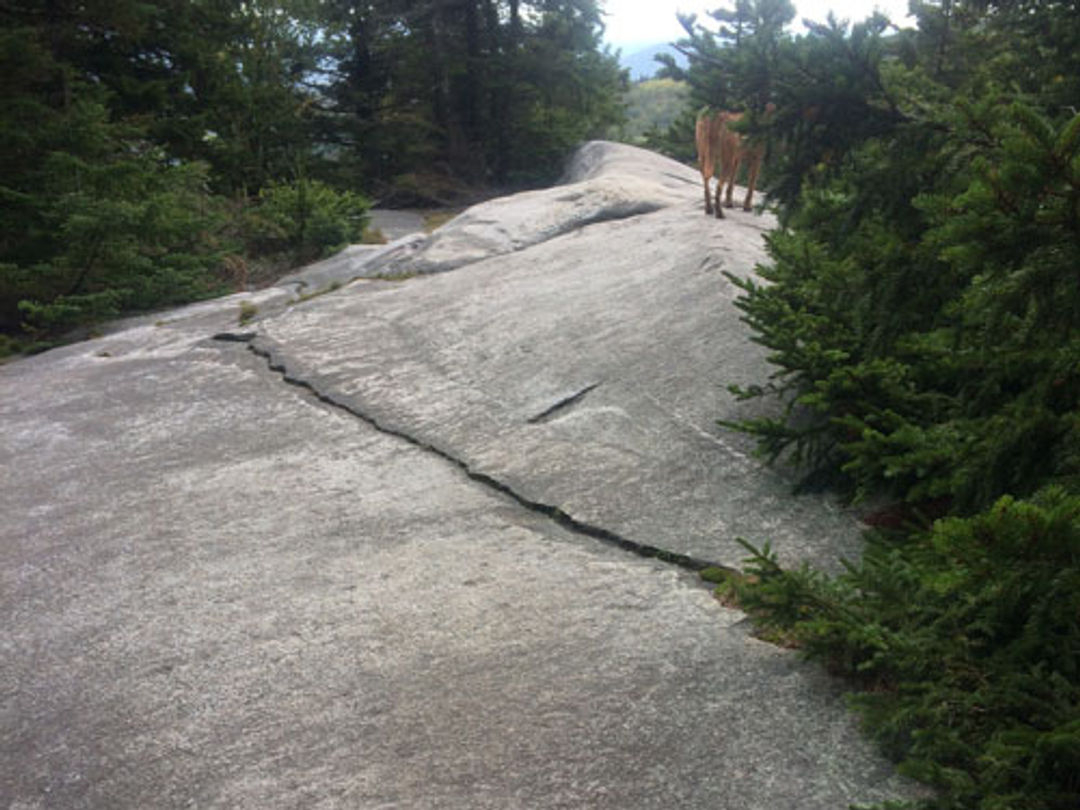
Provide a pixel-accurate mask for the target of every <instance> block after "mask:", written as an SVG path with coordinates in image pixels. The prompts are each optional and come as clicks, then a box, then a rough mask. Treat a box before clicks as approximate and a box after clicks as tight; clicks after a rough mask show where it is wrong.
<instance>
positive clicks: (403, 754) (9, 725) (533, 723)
mask: <svg viewBox="0 0 1080 810" xmlns="http://www.w3.org/2000/svg"><path fill="white" fill-rule="evenodd" d="M572 171H573V172H574V173H573V174H572V175H571V176H569V177H568V185H567V186H564V187H559V188H556V189H551V190H548V191H544V192H534V193H531V194H528V195H518V196H515V197H511V198H507V199H506V200H502V201H493V202H491V203H487V204H485V205H484V206H482V207H481V210H480V211H476V210H475V209H474V210H472V211H470V212H466V214H464V215H462V216H461V217H459V218H458V220H456V221H454V222H453V223H451V224H450V225H448V226H446V229H445V231H444V232H440V233H441V235H440V236H439V238H437V239H436V238H431V239H426V240H421V239H417V240H416V243H415V250H412V248H410V251H411V252H412V255H413V256H415V257H416V259H417V265H416V270H414V271H408V270H407V267H408V265H407V264H394V263H392V262H391V263H387V264H383V265H382V269H381V270H380V269H379V268H374V267H372V266H371V265H372V263H373V262H378V261H382V260H383V259H385V257H386V252H385V251H386V249H383V250H378V251H353V252H352V253H351V254H349V255H347V256H345V257H343V258H342V259H341V260H340V261H339V263H338V265H337V267H338V269H337V270H336V271H335V272H338V273H340V274H345V273H351V272H353V270H358V271H359V272H358V273H357V275H365V274H372V273H376V272H393V273H398V274H402V273H404V274H410V273H411V272H419V271H423V272H428V271H430V270H432V269H444V270H445V269H448V268H449V267H451V266H456V267H457V269H455V270H454V271H453V272H448V273H441V274H439V275H424V276H417V277H413V278H408V279H406V280H399V281H384V280H363V281H358V282H356V283H354V284H351V285H349V286H347V287H345V288H343V289H340V290H336V291H334V292H332V293H329V294H327V295H323V296H319V297H317V298H312V299H310V300H306V301H304V302H301V303H294V302H295V295H294V293H293V292H292V289H294V287H290V288H278V289H274V290H267V291H263V292H261V293H258V294H252V295H245V296H234V297H231V298H229V299H222V300H221V301H217V302H209V303H206V304H200V305H196V306H193V307H188V308H185V309H182V310H176V311H174V312H170V313H166V314H164V315H159V316H157V317H155V318H152V319H150V318H142V319H133V320H131V321H127V322H124V323H122V324H118V325H117V326H116V328H115V329H114V330H112V331H110V333H109V334H107V335H106V336H105V337H103V338H100V339H98V340H94V341H90V342H86V343H81V344H76V345H73V346H69V347H66V348H64V349H59V350H55V351H52V352H49V353H47V354H44V355H41V356H38V357H34V358H29V359H26V360H21V361H18V362H15V363H12V364H9V365H8V366H5V367H2V368H0V509H2V510H3V514H4V515H5V518H6V520H5V522H4V523H3V525H2V527H0V610H2V616H3V632H2V635H0V655H2V661H3V666H2V667H0V695H2V700H0V806H4V807H10V808H20V810H25V809H26V808H147V807H155V808H181V807H184V808H186V807H209V808H214V807H220V808H278V807H283V808H292V807H295V808H316V807H325V808H331V807H335V808H337V807H340V808H391V807H393V808H467V809H471V808H499V809H500V810H504V809H505V808H584V807H589V808H620V810H621V809H622V808H665V809H666V808H710V809H712V808H731V809H732V810H735V808H738V809H739V810H746V809H747V808H761V809H762V810H765V809H766V808H768V809H769V810H773V809H774V808H793V809H794V808H799V810H804V809H807V808H809V809H811V810H812V809H814V808H840V807H844V806H846V804H847V803H848V802H850V801H855V800H874V799H881V798H884V797H887V796H891V795H897V794H898V793H902V792H904V791H907V790H910V788H909V787H908V786H906V785H905V784H903V783H902V782H900V781H898V780H897V779H896V778H895V777H894V776H893V775H892V772H891V770H890V768H889V767H888V765H887V764H886V763H884V762H883V761H881V760H880V759H879V758H878V757H877V756H876V755H875V754H874V753H873V752H872V750H871V748H870V746H869V744H868V743H867V742H866V741H864V740H862V739H861V738H860V737H859V735H858V734H857V733H856V731H855V729H854V724H853V722H852V719H851V717H850V716H849V715H848V714H847V713H846V711H845V709H844V706H843V702H842V699H841V697H840V695H839V691H838V686H837V685H836V684H835V683H834V682H832V681H830V680H829V679H828V678H827V677H825V676H824V675H823V674H822V673H821V672H820V671H818V670H817V669H816V668H814V667H812V666H809V665H806V664H803V663H801V662H799V661H798V659H797V658H796V657H795V656H794V655H793V654H792V653H791V652H788V651H784V650H780V649H778V648H775V647H773V646H770V645H768V644H765V643H763V642H760V641H758V640H756V639H754V638H753V637H751V636H750V635H749V632H748V628H747V626H746V624H745V622H744V621H743V619H742V617H741V615H740V614H738V613H737V612H734V611H731V610H728V609H725V608H724V607H722V606H720V605H719V604H718V603H717V602H716V601H715V600H713V599H712V597H711V595H710V594H709V592H708V591H707V590H706V589H705V588H703V587H702V586H701V585H700V584H699V583H698V582H697V580H696V578H695V577H694V576H693V575H692V574H690V573H687V572H685V571H683V570H682V569H679V568H676V567H672V566H670V565H668V564H665V563H662V562H659V561H658V560H655V559H646V558H642V557H640V556H635V555H632V554H628V553H627V552H626V551H625V550H623V549H622V548H620V547H619V546H618V545H616V544H612V543H605V542H602V541H601V540H598V539H597V538H596V537H595V536H591V535H590V534H588V533H582V532H581V531H578V530H576V528H575V526H576V527H577V528H580V527H581V525H582V524H587V526H591V527H594V528H596V529H597V530H599V531H598V532H594V533H593V534H597V533H599V534H605V533H606V536H608V538H609V539H616V540H618V539H622V540H625V541H626V542H628V543H631V544H636V545H639V546H650V547H655V548H659V549H664V550H667V551H671V552H676V553H678V554H684V555H687V556H692V557H695V558H698V559H710V560H716V561H720V562H726V563H735V562H737V560H738V559H739V558H740V557H741V552H740V550H739V549H738V547H737V546H736V545H735V544H734V543H733V541H732V538H733V536H734V535H735V534H739V533H741V534H744V535H746V536H747V537H750V538H751V539H755V540H759V541H760V540H764V539H771V540H772V541H773V542H774V545H776V546H777V547H778V548H779V551H780V552H781V555H782V556H783V557H784V558H785V559H787V560H789V561H793V560H797V559H810V560H815V561H819V562H826V561H830V560H832V559H834V558H835V556H836V555H837V554H841V553H856V552H857V541H856V533H855V532H854V526H853V524H852V522H851V521H850V520H849V519H848V518H847V517H846V516H844V515H842V514H840V513H838V512H836V511H835V510H833V509H831V508H830V507H829V506H828V504H826V503H825V502H823V501H820V500H815V499H793V498H792V497H791V496H790V495H789V492H788V486H787V484H786V482H784V481H783V480H781V479H780V478H779V477H778V476H777V475H776V474H775V473H773V472H771V471H769V470H766V469H763V468H762V467H761V465H760V464H758V463H757V462H756V461H754V460H752V459H751V458H750V457H748V456H747V455H746V447H745V445H744V444H743V443H741V442H740V441H738V440H737V439H735V438H733V437H731V436H730V435H727V434H724V433H722V432H720V431H719V430H718V429H716V428H715V426H714V420H715V419H717V418H720V417H725V416H731V415H733V414H735V413H736V412H737V409H736V408H735V406H734V405H733V404H732V403H731V402H730V401H729V398H728V397H727V396H726V394H724V393H723V386H724V385H725V384H726V383H728V382H740V381H742V382H745V381H749V380H751V379H757V378H758V377H759V376H760V374H761V371H762V356H761V352H760V350H759V349H757V348H756V347H755V346H754V345H753V344H752V343H749V342H748V341H747V339H746V335H745V332H744V330H743V328H742V327H741V325H740V324H739V323H738V319H737V313H736V311H735V310H734V308H733V306H732V303H731V301H732V297H733V290H732V289H731V287H730V285H729V283H728V282H727V281H726V280H725V279H724V277H723V276H722V275H721V270H723V269H727V270H730V271H732V272H736V273H746V272H750V271H751V268H752V265H753V262H754V261H755V260H756V259H757V258H759V257H760V255H761V252H760V251H761V246H760V235H761V230H762V228H763V227H765V226H766V225H767V221H766V220H763V219H762V218H758V217H755V216H753V215H744V214H742V213H741V212H737V213H735V214H733V215H732V217H731V218H730V219H728V220H725V221H724V222H716V221H715V220H710V219H707V218H705V217H704V216H703V215H702V214H700V212H698V210H697V187H696V183H695V182H694V179H693V178H694V175H693V173H692V172H689V171H688V170H685V169H683V168H682V167H679V166H678V165H677V164H674V163H672V162H669V161H664V160H662V159H659V158H656V157H655V156H652V155H648V154H647V153H642V152H640V151H638V150H633V149H630V148H628V147H617V146H614V145H610V144H593V145H590V146H588V147H587V148H586V150H585V151H583V152H582V153H581V154H580V155H579V156H578V161H577V164H576V168H574V169H573V170H572ZM636 194H640V195H641V199H643V200H644V202H641V201H640V200H639V202H638V203H636V204H635V203H634V201H633V200H634V195H636ZM503 209H505V216H503V215H502V213H501V212H502V211H503ZM485 223H487V224H485ZM586 223H593V224H591V225H587V224H586ZM410 244H411V243H410ZM454 244H457V245H459V248H455V249H454V250H451V249H450V246H451V245H454ZM470 246H471V247H470ZM399 247H400V245H397V246H395V245H391V246H388V249H389V250H396V249H398V248H399ZM455 251H460V252H457V254H456V255H458V256H459V257H469V259H470V260H469V261H468V262H457V260H455V259H454V255H455ZM380 256H381V257H383V259H379V258H378V257H380ZM395 261H396V260H395ZM346 262H350V263H352V265H351V266H348V267H346V266H345V263H346ZM313 272H314V273H316V274H321V275H309V276H308V279H309V280H308V281H306V282H305V283H306V284H307V285H308V289H309V290H310V289H312V288H314V287H317V286H321V285H322V284H323V283H324V282H325V281H326V279H327V278H328V276H327V275H326V274H325V272H326V270H325V267H324V268H323V269H321V270H315V271H313ZM336 277H337V278H341V275H338V276H336ZM301 279H303V274H301ZM296 283H298V282H294V284H296ZM245 300H247V301H253V302H254V303H255V304H256V305H257V306H258V308H259V313H260V315H259V318H258V319H257V320H256V322H255V323H253V324H249V325H246V326H243V327H241V326H240V325H239V324H238V323H237V318H238V308H239V304H240V302H241V301H245ZM247 333H250V334H247ZM214 334H224V335H232V336H233V337H234V338H237V339H247V338H249V337H253V346H254V348H255V349H256V351H257V352H259V353H261V354H263V355H269V356H270V357H271V358H272V364H273V365H274V366H275V367H278V368H279V369H280V371H272V370H271V369H270V368H269V367H268V363H267V360H266V359H265V358H264V357H262V356H258V355H257V354H256V353H254V352H251V351H249V350H248V347H247V345H245V343H243V342H237V341H236V340H226V339H217V340H214V339H211V336H212V335H214ZM286 379H288V380H290V381H293V382H296V383H298V384H299V386H289V385H286V384H285V380H286ZM313 392H314V394H317V395H318V397H316V396H314V395H313ZM540 505H542V506H543V507H545V508H547V507H550V510H549V511H551V512H553V513H554V515H555V517H557V518H564V519H563V520H562V522H559V521H558V520H553V519H552V518H551V517H549V516H548V515H546V514H544V513H543V510H541V511H538V508H539V506H540ZM564 516H565V517H564ZM575 522H576V523H575Z"/></svg>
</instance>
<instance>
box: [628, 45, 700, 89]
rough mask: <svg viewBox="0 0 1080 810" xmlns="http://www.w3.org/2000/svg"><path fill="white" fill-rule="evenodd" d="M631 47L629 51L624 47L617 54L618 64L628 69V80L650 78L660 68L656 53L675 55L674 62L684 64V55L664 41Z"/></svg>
mask: <svg viewBox="0 0 1080 810" xmlns="http://www.w3.org/2000/svg"><path fill="white" fill-rule="evenodd" d="M631 47H632V48H633V50H632V51H631V52H629V53H627V52H626V50H627V49H625V48H624V49H623V51H622V53H620V55H619V65H620V66H621V67H624V68H627V69H629V71H630V81H634V82H636V81H640V80H641V79H649V78H652V77H653V76H654V75H655V74H656V71H657V70H659V69H660V63H659V62H657V61H656V59H655V57H656V55H657V54H658V53H669V54H671V55H672V56H674V57H675V62H676V63H677V64H678V65H680V66H685V65H686V57H685V56H683V55H682V54H681V53H679V52H678V51H676V50H675V49H674V48H672V47H671V45H669V44H668V43H666V42H657V43H655V44H653V45H646V46H643V47H640V46H631Z"/></svg>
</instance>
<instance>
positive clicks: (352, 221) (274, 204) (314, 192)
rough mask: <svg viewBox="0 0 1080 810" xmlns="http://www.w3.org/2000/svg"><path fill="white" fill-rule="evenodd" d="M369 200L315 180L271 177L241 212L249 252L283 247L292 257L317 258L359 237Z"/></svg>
mask: <svg viewBox="0 0 1080 810" xmlns="http://www.w3.org/2000/svg"><path fill="white" fill-rule="evenodd" d="M370 205H371V204H370V203H369V202H368V200H366V199H365V198H364V197H362V196H360V195H359V194H354V193H353V192H350V191H336V190H335V189H333V188H331V187H330V186H328V185H326V184H325V183H322V182H320V181H318V180H306V179H302V180H298V181H296V182H294V183H272V184H270V185H268V186H266V187H265V188H263V189H262V191H260V192H259V197H258V200H257V201H256V202H255V204H254V205H253V206H252V208H251V209H249V210H248V211H247V212H246V214H245V218H244V229H245V235H246V239H247V241H248V244H249V246H250V248H251V250H252V252H253V253H256V254H268V253H289V254H291V256H292V257H293V259H294V260H295V261H297V262H308V261H312V260H314V259H319V258H322V257H323V256H327V255H329V254H330V253H333V252H334V251H336V250H339V249H341V248H342V247H344V246H345V245H348V244H349V243H351V242H357V241H359V240H360V239H361V237H362V234H363V232H364V227H365V225H366V223H367V217H366V213H367V210H368V208H370Z"/></svg>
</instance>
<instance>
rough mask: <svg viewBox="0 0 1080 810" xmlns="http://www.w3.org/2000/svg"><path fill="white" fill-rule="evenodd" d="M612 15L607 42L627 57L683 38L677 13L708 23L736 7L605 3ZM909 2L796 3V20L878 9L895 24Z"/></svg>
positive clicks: (858, 15) (689, 0)
mask: <svg viewBox="0 0 1080 810" xmlns="http://www.w3.org/2000/svg"><path fill="white" fill-rule="evenodd" d="M601 3H602V4H603V6H604V8H605V10H606V11H607V12H608V15H607V16H606V17H605V18H604V21H605V24H606V26H607V30H606V31H605V33H604V39H605V41H607V42H608V43H610V44H612V45H614V46H615V47H617V48H622V49H623V52H624V53H627V52H630V51H632V49H633V46H635V45H648V44H651V43H654V42H667V41H671V40H675V39H678V38H679V37H680V36H682V35H683V30H682V26H680V25H679V21H678V20H676V19H675V12H677V11H683V12H692V11H696V12H697V13H698V17H699V18H701V19H702V20H705V21H706V22H708V23H712V22H713V21H712V20H711V19H708V18H706V17H705V14H704V10H705V9H713V8H718V7H722V6H726V7H728V8H731V7H733V6H734V3H731V2H727V3H724V2H723V0H720V2H713V3H710V2H708V0H706V2H700V0H601ZM907 5H908V0H795V9H796V20H799V19H802V18H803V17H809V18H810V19H812V20H824V19H825V17H826V15H827V14H828V13H829V9H832V10H833V11H835V12H836V16H837V17H840V18H846V19H849V20H854V21H858V20H863V19H865V18H866V17H869V16H870V14H871V12H873V10H874V8H875V7H876V8H879V9H881V10H882V11H884V12H885V13H886V14H887V15H888V16H889V17H890V18H891V19H892V20H893V21H894V22H900V21H901V20H902V19H903V18H904V17H905V16H907Z"/></svg>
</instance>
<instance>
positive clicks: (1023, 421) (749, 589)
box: [668, 0, 1080, 808]
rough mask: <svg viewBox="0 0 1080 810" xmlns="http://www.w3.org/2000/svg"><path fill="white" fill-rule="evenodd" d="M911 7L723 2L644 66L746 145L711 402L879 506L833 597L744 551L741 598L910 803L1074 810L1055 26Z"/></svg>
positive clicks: (1058, 38) (1065, 165)
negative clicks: (739, 342)
mask: <svg viewBox="0 0 1080 810" xmlns="http://www.w3.org/2000/svg"><path fill="white" fill-rule="evenodd" d="M913 9H914V12H915V14H916V17H917V20H918V25H917V27H915V28H912V29H905V30H898V29H896V28H895V27H894V26H892V25H891V24H890V23H889V21H888V20H886V19H885V18H884V17H882V16H880V15H876V16H874V17H872V18H870V19H868V20H865V21H863V22H858V23H856V24H854V25H848V24H844V23H842V22H837V21H834V20H830V21H827V22H825V23H820V24H810V25H809V26H808V32H807V33H805V34H802V35H798V36H794V35H792V34H790V33H787V31H786V30H785V29H784V28H783V25H782V23H783V21H786V20H787V19H790V16H791V7H790V5H789V4H788V3H787V2H786V0H757V1H756V2H755V0H738V2H736V4H735V7H734V9H727V10H723V11H721V12H718V13H717V14H715V15H714V17H713V22H712V23H709V24H707V25H702V24H699V23H698V22H697V21H696V20H693V19H687V20H686V24H687V27H688V38H687V39H686V40H684V41H683V42H682V43H681V47H682V48H683V49H684V51H685V52H686V53H687V54H688V55H689V56H690V59H691V61H690V66H689V68H687V69H686V70H685V71H682V72H681V73H680V71H678V70H677V68H675V67H674V66H673V65H670V66H669V68H668V73H669V74H673V75H681V77H682V78H684V79H685V80H687V81H688V82H689V83H690V84H691V86H692V87H693V88H694V89H693V92H694V94H695V101H696V102H697V103H706V102H707V103H712V104H714V105H717V106H726V107H739V108H744V109H747V110H749V111H750V112H751V116H750V118H751V120H752V126H751V127H750V128H749V132H750V134H752V135H755V136H757V137H762V138H765V139H766V140H767V141H768V142H769V144H770V146H771V159H770V161H769V174H768V178H767V185H768V190H769V192H770V201H771V203H772V204H773V205H774V206H775V207H776V209H777V212H778V214H779V216H780V221H781V224H782V227H781V228H780V229H779V230H778V231H776V232H775V233H773V234H772V235H771V236H770V237H769V239H768V248H769V253H770V258H771V261H770V263H769V264H768V265H767V266H764V267H762V268H759V275H760V276H761V278H762V279H764V280H763V281H762V280H753V279H750V280H745V281H743V280H739V279H735V278H732V281H733V282H734V283H736V284H737V285H739V286H740V287H741V289H742V291H743V295H742V297H741V299H740V301H739V306H740V307H741V308H742V310H743V312H744V314H745V320H746V322H747V323H748V324H749V325H750V326H751V327H752V329H753V331H754V335H755V339H756V340H758V341H759V342H760V343H762V344H763V345H765V346H766V347H768V348H769V349H770V352H771V353H770V359H771V362H772V363H773V364H774V366H775V373H774V374H773V375H772V376H771V377H770V378H769V379H767V380H762V381H761V382H760V384H758V385H756V386H751V387H748V388H745V389H733V390H734V391H735V393H736V394H737V395H738V396H741V397H751V398H758V397H776V398H777V401H778V403H779V404H780V405H779V414H778V415H777V416H776V417H774V418H766V419H760V420H756V421H751V422H747V423H742V424H740V425H737V426H736V427H738V428H739V429H742V430H746V431H749V432H751V433H752V434H754V435H756V436H757V437H758V438H759V440H760V446H761V449H762V450H763V452H764V453H766V454H767V455H769V456H770V457H772V458H774V459H776V458H780V459H786V460H788V461H791V462H794V463H796V464H799V465H801V466H802V469H803V470H804V472H805V473H806V482H807V483H808V484H811V483H812V484H815V485H817V484H820V483H821V482H828V483H830V484H831V485H833V486H837V487H839V488H841V489H842V490H843V491H844V492H845V493H846V494H847V496H848V497H851V498H854V499H856V500H858V499H871V498H872V499H874V500H875V501H876V502H878V503H880V502H882V500H883V499H891V500H892V501H893V502H895V505H894V506H892V507H889V508H886V509H880V510H879V511H877V512H876V513H875V514H873V515H871V517H870V519H871V521H872V522H873V523H876V524H878V525H879V526H882V527H887V528H888V532H887V534H884V533H883V534H881V535H879V536H877V537H876V538H874V539H873V540H872V542H871V546H870V548H869V550H868V552H867V554H866V557H865V559H864V560H862V561H861V562H860V563H858V564H853V565H852V567H851V570H850V572H849V573H848V574H847V575H846V576H843V577H840V578H838V579H835V580H831V579H828V578H826V577H823V576H819V575H816V574H813V573H811V572H808V571H803V572H787V573H784V572H780V571H779V570H778V569H776V568H775V565H774V564H773V563H772V562H771V561H770V558H769V557H768V555H766V554H757V555H756V556H755V557H754V560H755V565H756V566H757V575H758V579H759V581H758V582H757V584H750V585H748V586H746V587H744V589H743V593H742V597H743V599H744V602H745V604H747V605H748V606H750V607H752V608H753V609H754V610H756V611H757V612H758V614H759V616H760V617H761V618H762V620H763V621H765V622H768V623H773V624H779V625H783V626H785V627H786V628H788V631H789V632H792V633H793V634H794V635H795V637H797V638H798V639H800V640H801V642H802V643H803V644H804V648H805V649H806V650H807V651H808V652H809V653H810V654H812V655H815V656H819V657H823V658H825V659H826V660H829V661H831V662H832V663H833V664H834V665H836V666H837V667H838V668H839V669H841V670H842V671H846V672H848V673H849V674H851V675H853V676H854V677H857V678H858V679H860V681H861V683H862V685H863V686H865V687H866V689H867V691H866V692H865V693H864V694H863V696H862V697H860V698H859V700H858V705H859V706H860V707H861V709H862V710H863V712H864V716H865V717H866V719H867V722H868V725H869V726H870V728H871V729H872V730H873V732H874V733H875V734H876V735H877V736H878V737H879V738H881V739H883V740H884V741H885V742H887V744H888V750H889V751H890V753H892V754H893V755H895V756H897V757H898V758H900V759H901V760H902V761H903V762H904V763H905V766H904V767H905V768H906V769H907V770H908V771H909V772H911V773H914V774H916V775H918V776H920V777H922V778H925V779H927V780H929V781H930V782H932V783H933V784H935V785H936V786H938V787H940V788H941V789H942V792H941V794H940V796H939V797H938V799H937V800H935V802H934V803H933V804H934V805H935V806H938V807H985V808H991V807H993V808H998V807H1010V808H1012V807H1023V808H1027V807H1030V808H1042V807H1054V808H1056V807H1075V806H1077V805H1078V804H1080V785H1078V783H1077V782H1076V773H1077V772H1078V771H1077V765H1078V759H1077V753H1078V752H1080V708H1078V706H1080V703H1078V697H1080V638H1078V637H1077V635H1076V627H1077V626H1078V625H1080V579H1078V570H1080V569H1078V562H1080V545H1078V542H1077V536H1078V535H1077V531H1078V527H1080V518H1078V514H1080V513H1078V509H1080V499H1078V497H1077V496H1078V495H1080V330H1078V328H1077V327H1078V323H1077V319H1078V318H1080V275H1078V268H1080V115H1078V112H1080V5H1078V4H1077V3H1076V2H1075V1H1074V0H1064V1H1063V0H1018V1H1014V0H997V1H996V2H995V0H976V1H975V2H960V0H943V2H940V3H938V2H933V3H921V2H916V3H914V4H913ZM1036 54H1037V57H1036V56H1035V55H1036ZM767 103H771V104H774V105H775V112H774V113H773V114H772V115H770V116H763V115H762V114H761V113H762V111H763V110H764V107H765V104H767ZM885 502H888V501H887V500H886V501H885ZM939 516H940V517H941V519H940V520H939V521H938V522H936V523H933V524H932V525H930V524H929V521H930V520H932V519H933V518H935V517H939Z"/></svg>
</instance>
